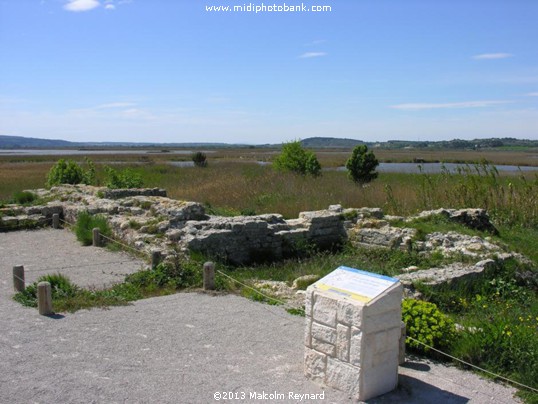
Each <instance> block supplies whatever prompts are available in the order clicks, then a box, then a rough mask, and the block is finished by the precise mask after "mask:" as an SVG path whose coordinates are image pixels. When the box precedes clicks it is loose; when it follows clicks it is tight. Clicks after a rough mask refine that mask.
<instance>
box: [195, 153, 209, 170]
mask: <svg viewBox="0 0 538 404" xmlns="http://www.w3.org/2000/svg"><path fill="white" fill-rule="evenodd" d="M191 159H192V161H193V163H194V165H195V166H196V167H207V156H206V155H205V153H202V152H200V151H198V152H196V153H193V154H192V156H191Z"/></svg>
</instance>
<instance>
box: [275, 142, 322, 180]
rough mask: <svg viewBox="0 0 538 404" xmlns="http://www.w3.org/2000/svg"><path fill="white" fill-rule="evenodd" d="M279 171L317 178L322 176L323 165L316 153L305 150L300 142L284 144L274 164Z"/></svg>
mask: <svg viewBox="0 0 538 404" xmlns="http://www.w3.org/2000/svg"><path fill="white" fill-rule="evenodd" d="M273 167H274V168H275V169H276V170H279V171H291V172H294V173H297V174H301V175H307V174H310V175H312V176H314V177H317V176H318V175H320V174H321V165H320V164H319V161H318V159H317V157H316V155H315V154H314V153H312V152H311V151H309V150H305V149H303V147H302V145H301V142H300V141H298V140H297V141H294V142H289V143H284V144H283V145H282V152H281V153H280V155H278V156H277V157H276V159H275V160H274V162H273Z"/></svg>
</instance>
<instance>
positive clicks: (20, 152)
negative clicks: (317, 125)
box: [0, 149, 538, 174]
mask: <svg viewBox="0 0 538 404" xmlns="http://www.w3.org/2000/svg"><path fill="white" fill-rule="evenodd" d="M203 152H204V153H206V154H210V153H215V151H214V150H204V151H203ZM192 153H193V151H192V150H170V151H165V152H163V151H160V150H155V149H153V150H151V149H132V150H128V149H121V150H110V149H102V150H96V149H94V150H79V149H0V156H77V155H79V156H80V155H99V154H101V155H114V154H147V155H151V154H168V155H170V156H172V155H191V154H192ZM256 163H257V164H260V165H269V164H271V163H270V162H267V161H257V162H256ZM169 164H170V165H173V166H176V167H193V166H194V164H193V163H192V161H171V162H169ZM443 167H444V168H445V169H446V170H448V171H450V172H456V171H457V170H458V169H465V168H466V167H467V165H466V164H456V163H444V164H443V163H422V164H417V163H380V164H379V167H378V168H377V171H379V172H385V173H406V174H419V173H421V172H423V173H428V174H436V173H440V172H442V171H443ZM470 167H471V169H472V170H474V168H473V166H472V165H471V166H470ZM495 167H496V168H497V170H498V171H499V172H507V173H517V172H518V171H520V170H521V171H523V172H537V173H538V167H533V166H519V167H518V166H514V165H496V166H495ZM324 170H338V171H345V170H346V168H345V167H338V168H326V169H324Z"/></svg>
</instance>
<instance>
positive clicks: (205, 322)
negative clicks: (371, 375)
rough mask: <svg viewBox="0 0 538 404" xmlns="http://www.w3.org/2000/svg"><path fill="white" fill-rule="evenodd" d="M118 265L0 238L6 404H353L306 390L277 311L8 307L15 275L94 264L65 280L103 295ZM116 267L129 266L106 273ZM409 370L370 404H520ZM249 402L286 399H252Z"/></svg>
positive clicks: (42, 237) (293, 331)
mask: <svg viewBox="0 0 538 404" xmlns="http://www.w3.org/2000/svg"><path fill="white" fill-rule="evenodd" d="M51 251H54V252H55V253H54V254H51ZM125 258H127V257H126V256H125V255H122V254H119V253H110V252H108V251H106V250H103V249H96V248H92V247H80V246H79V245H78V243H76V241H75V240H74V237H73V236H72V235H71V234H70V233H68V232H66V231H59V230H39V231H33V232H16V233H8V234H6V233H3V234H0V291H1V294H0V358H1V360H0V402H1V403H34V402H39V403H75V402H76V403H123V402H129V403H150V402H151V403H211V402H216V400H214V394H215V393H216V392H233V393H234V395H235V397H237V398H241V397H243V395H244V396H245V398H246V399H245V400H241V399H237V400H221V401H224V402H229V403H232V402H237V403H239V402H249V403H257V402H271V403H294V402H300V401H299V400H293V399H289V398H288V397H289V396H288V394H289V392H294V393H299V394H304V393H324V397H325V398H324V399H323V400H317V401H316V400H307V401H303V402H319V403H346V402H351V400H349V399H348V397H347V396H346V395H345V394H344V393H342V392H338V391H335V390H333V389H328V388H322V387H320V386H318V385H316V384H314V383H312V382H310V381H308V380H306V379H305V378H304V376H303V365H302V360H303V359H302V356H303V346H302V340H303V330H304V319H302V318H301V317H296V316H291V315H289V314H288V313H286V312H285V311H284V310H283V309H282V308H279V307H273V306H267V305H263V304H260V303H256V302H253V301H250V300H247V299H244V298H241V297H237V296H232V295H224V296H222V295H219V296H211V295H206V294H197V293H180V294H176V295H172V296H165V297H159V298H152V299H146V300H141V301H137V302H135V303H134V304H133V305H130V306H123V307H114V308H111V309H110V310H101V309H95V310H90V311H87V310H81V311H79V312H76V313H74V314H65V316H64V315H57V316H54V317H44V316H39V315H38V313H37V310H36V309H29V308H24V307H22V306H20V305H19V304H18V303H15V302H14V301H13V300H12V299H11V297H12V295H13V290H12V283H11V268H12V266H13V265H17V264H24V265H25V266H27V268H28V269H36V270H37V269H39V268H44V267H51V266H54V267H56V268H59V267H67V266H69V267H70V266H73V263H74V262H76V263H80V264H81V265H82V264H83V263H95V264H97V263H101V264H100V265H95V268H94V267H87V268H85V269H84V270H82V269H80V270H79V269H76V268H69V269H68V270H69V272H66V273H68V275H69V276H70V277H71V278H72V280H73V281H74V282H75V283H79V282H80V283H79V284H81V285H93V286H101V285H103V284H108V283H110V282H113V281H117V280H118V279H119V276H118V274H119V273H127V272H132V271H135V270H138V269H139V268H140V267H141V265H142V263H140V262H137V261H136V260H133V259H129V260H125ZM119 261H121V262H126V261H129V264H128V265H127V264H125V263H124V264H122V265H121V266H120V267H119V269H118V265H117V264H109V265H106V264H103V263H106V262H119ZM91 268H93V269H91ZM66 271H67V269H66ZM53 272H56V271H53ZM62 272H64V271H62ZM32 276H34V275H32ZM28 278H29V279H28V280H30V281H32V280H33V279H32V278H31V277H30V276H29V277H28ZM409 359H410V360H409V361H408V362H407V364H406V366H405V367H400V386H399V388H398V389H397V390H395V391H394V392H392V393H389V394H387V395H385V396H382V397H380V398H378V399H375V400H370V401H369V402H370V403H431V402H438V403H443V404H444V403H457V404H460V403H468V402H472V403H512V402H517V401H514V399H513V398H512V395H513V393H514V389H511V388H507V387H504V386H502V385H500V384H495V383H492V382H489V381H485V380H483V379H481V378H479V377H478V376H476V375H474V374H472V373H470V372H463V371H460V370H458V369H456V368H454V367H447V366H444V365H440V364H436V363H433V362H428V361H424V360H421V359H416V358H409ZM254 392H256V393H263V392H265V393H269V394H271V393H275V392H277V393H279V394H283V395H284V396H285V397H286V398H285V399H283V400H255V399H250V394H251V393H254Z"/></svg>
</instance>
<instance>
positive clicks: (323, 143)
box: [301, 137, 364, 149]
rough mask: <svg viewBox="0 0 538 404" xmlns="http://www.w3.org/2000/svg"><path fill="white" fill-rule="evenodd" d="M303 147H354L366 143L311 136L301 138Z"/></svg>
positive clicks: (355, 140)
mask: <svg viewBox="0 0 538 404" xmlns="http://www.w3.org/2000/svg"><path fill="white" fill-rule="evenodd" d="M301 144H302V145H303V147H307V148H313V149H323V148H346V149H349V148H352V147H355V146H357V145H359V144H364V142H363V141H362V140H357V139H344V138H336V137H309V138H306V139H303V140H301Z"/></svg>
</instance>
